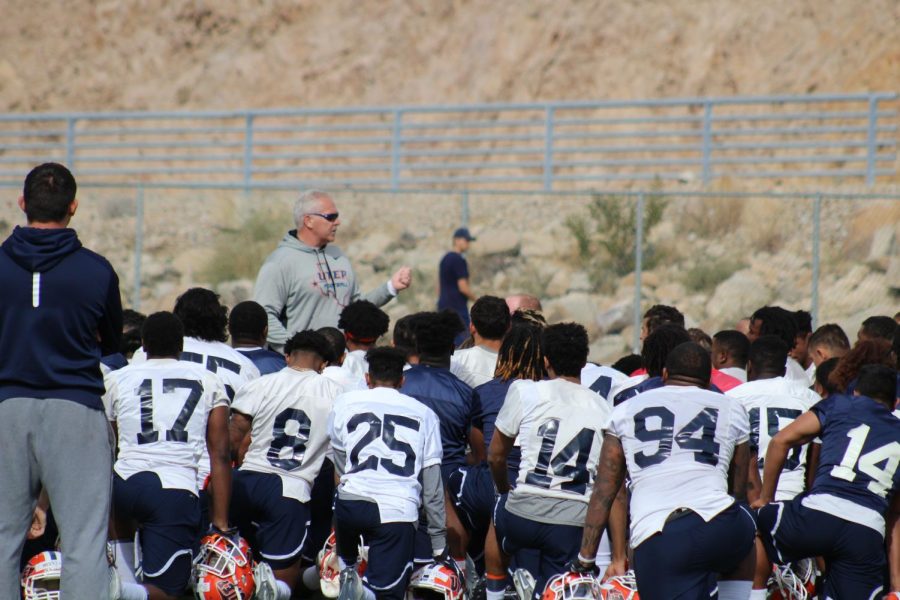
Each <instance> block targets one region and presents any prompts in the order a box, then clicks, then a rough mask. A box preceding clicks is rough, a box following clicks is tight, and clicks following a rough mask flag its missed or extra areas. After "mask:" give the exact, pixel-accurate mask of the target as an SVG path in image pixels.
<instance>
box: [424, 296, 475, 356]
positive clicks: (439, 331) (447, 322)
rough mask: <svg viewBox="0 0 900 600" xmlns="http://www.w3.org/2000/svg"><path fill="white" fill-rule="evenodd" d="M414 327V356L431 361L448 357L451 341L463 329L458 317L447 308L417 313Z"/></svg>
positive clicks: (450, 352) (451, 345)
mask: <svg viewBox="0 0 900 600" xmlns="http://www.w3.org/2000/svg"><path fill="white" fill-rule="evenodd" d="M414 325H415V333H414V334H413V335H414V336H415V338H416V354H418V355H419V356H420V357H423V356H424V357H428V358H432V359H443V358H446V357H449V356H450V354H452V353H453V339H454V338H455V337H456V334H457V333H459V332H460V331H462V330H463V329H464V327H463V322H462V320H461V319H460V318H459V315H458V314H456V311H454V310H452V309H449V308H445V309H444V310H442V311H441V312H424V313H419V317H418V318H417V319H416V320H415V321H414Z"/></svg>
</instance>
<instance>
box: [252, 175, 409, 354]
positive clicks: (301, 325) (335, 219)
mask: <svg viewBox="0 0 900 600" xmlns="http://www.w3.org/2000/svg"><path fill="white" fill-rule="evenodd" d="M294 223H295V224H296V226H297V228H296V229H293V230H291V231H289V232H288V233H287V234H286V235H285V236H284V238H283V239H282V240H281V242H280V243H279V244H278V247H277V248H276V249H275V251H274V252H272V254H270V255H269V257H268V258H266V260H265V262H264V263H263V265H262V267H260V269H259V274H258V275H257V277H256V287H255V293H254V299H255V300H256V301H257V302H259V303H260V304H261V305H262V306H263V308H265V309H266V313H267V314H268V316H269V334H268V339H267V341H268V343H269V345H270V346H271V347H272V348H274V349H276V350H279V351H280V350H281V349H282V347H283V346H284V344H285V342H286V341H287V339H288V338H289V337H290V336H291V335H293V334H294V333H296V332H298V331H303V330H305V329H319V328H321V327H335V326H337V322H338V317H339V316H340V314H341V311H342V310H344V307H345V306H347V305H348V304H350V303H351V302H353V301H354V300H360V299H362V300H368V301H370V302H372V303H373V304H375V305H377V306H382V305H384V304H387V303H388V302H389V301H390V300H391V299H392V298H393V297H394V296H396V295H397V292H399V291H400V290H404V289H406V288H407V287H409V284H410V280H411V272H410V269H409V267H406V266H404V267H401V268H400V269H399V270H398V271H397V272H396V273H394V274H393V276H391V278H390V280H388V281H387V282H385V283H384V284H383V285H381V286H379V287H378V288H376V289H375V290H372V291H371V292H369V293H367V294H361V293H360V292H359V288H358V286H357V281H356V276H355V274H354V273H353V268H352V267H351V266H350V259H349V258H347V256H346V255H344V253H343V252H341V250H340V248H338V247H337V246H335V245H334V244H333V243H332V242H334V238H335V235H336V233H337V229H338V227H339V226H340V224H341V220H340V216H339V214H338V210H337V206H335V204H334V200H333V199H332V198H331V196H330V195H329V194H328V193H326V192H323V191H319V190H308V191H305V192H303V193H301V194H300V197H299V198H298V199H297V202H296V203H295V204H294Z"/></svg>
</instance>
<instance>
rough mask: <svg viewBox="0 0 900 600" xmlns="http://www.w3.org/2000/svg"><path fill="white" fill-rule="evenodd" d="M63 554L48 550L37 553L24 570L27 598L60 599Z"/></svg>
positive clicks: (23, 582)
mask: <svg viewBox="0 0 900 600" xmlns="http://www.w3.org/2000/svg"><path fill="white" fill-rule="evenodd" d="M61 574H62V554H61V553H59V552H53V551H47V552H41V553H40V554H35V555H34V556H33V557H31V560H29V561H28V564H27V565H25V570H24V571H23V572H22V589H23V590H24V592H25V596H24V597H25V600H59V577H60V575H61Z"/></svg>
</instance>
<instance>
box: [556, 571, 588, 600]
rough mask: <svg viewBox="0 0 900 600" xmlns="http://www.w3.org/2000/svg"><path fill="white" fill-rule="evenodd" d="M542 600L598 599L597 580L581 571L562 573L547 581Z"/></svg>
mask: <svg viewBox="0 0 900 600" xmlns="http://www.w3.org/2000/svg"><path fill="white" fill-rule="evenodd" d="M541 598H542V600H599V599H600V587H599V582H598V581H597V580H596V579H595V578H594V577H593V576H592V575H587V574H582V573H562V574H560V575H557V576H556V577H554V578H553V579H551V580H550V581H548V582H547V585H546V587H544V594H543V596H542V597H541Z"/></svg>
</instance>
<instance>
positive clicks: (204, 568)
mask: <svg viewBox="0 0 900 600" xmlns="http://www.w3.org/2000/svg"><path fill="white" fill-rule="evenodd" d="M252 556H253V554H252V552H251V551H250V545H249V544H248V543H247V540H245V539H244V538H238V540H237V542H234V541H232V540H230V539H229V538H227V537H225V536H223V535H219V534H217V533H214V534H212V535H208V536H206V537H205V538H203V540H202V545H201V547H200V553H199V555H198V556H197V559H196V560H195V563H194V574H195V579H196V584H195V585H194V597H195V598H200V599H201V600H249V599H250V598H251V597H252V596H253V592H254V591H255V589H256V583H255V581H254V579H253V559H252Z"/></svg>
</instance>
